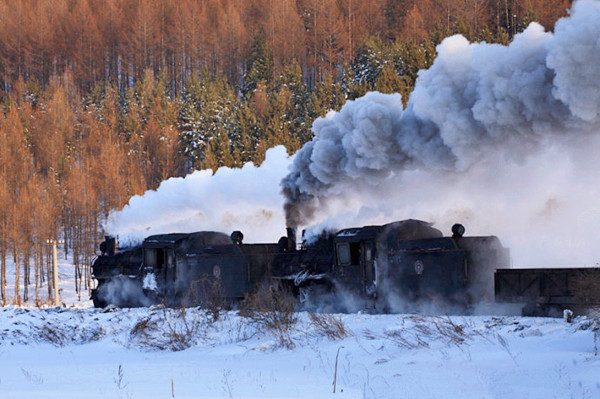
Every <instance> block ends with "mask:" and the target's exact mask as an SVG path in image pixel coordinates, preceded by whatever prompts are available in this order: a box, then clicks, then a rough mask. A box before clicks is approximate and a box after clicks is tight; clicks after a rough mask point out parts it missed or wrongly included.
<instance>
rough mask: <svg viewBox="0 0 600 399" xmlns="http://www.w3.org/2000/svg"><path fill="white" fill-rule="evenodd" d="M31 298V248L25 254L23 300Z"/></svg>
mask: <svg viewBox="0 0 600 399" xmlns="http://www.w3.org/2000/svg"><path fill="white" fill-rule="evenodd" d="M28 300H29V250H26V251H25V255H24V256H23V302H27V301H28Z"/></svg>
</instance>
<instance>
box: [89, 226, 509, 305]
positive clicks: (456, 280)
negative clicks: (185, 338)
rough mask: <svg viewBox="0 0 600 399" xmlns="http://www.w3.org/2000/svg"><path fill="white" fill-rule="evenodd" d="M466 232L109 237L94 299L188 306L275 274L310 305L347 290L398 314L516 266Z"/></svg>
mask: <svg viewBox="0 0 600 399" xmlns="http://www.w3.org/2000/svg"><path fill="white" fill-rule="evenodd" d="M463 233H464V228H463V227H462V226H461V225H455V226H454V227H453V235H452V236H451V237H444V236H443V234H442V233H441V232H440V231H439V230H437V229H435V228H433V227H432V226H431V224H429V223H426V222H422V221H418V220H405V221H400V222H394V223H390V224H386V225H382V226H365V227H360V228H351V229H344V230H341V231H338V232H337V233H335V234H332V233H323V234H322V235H320V236H319V237H316V238H315V239H313V240H312V242H306V241H304V242H303V243H302V245H301V246H300V248H298V247H297V243H296V234H295V229H292V228H289V229H288V234H287V236H285V237H282V238H281V239H280V240H279V242H278V243H272V244H245V243H243V235H242V233H241V232H239V231H236V232H233V233H232V234H231V235H230V236H227V235H226V234H223V233H218V232H197V233H190V234H163V235H153V236H150V237H148V238H146V239H145V240H144V241H143V243H142V244H141V245H139V246H136V247H132V248H126V249H122V250H117V247H116V241H115V239H114V238H107V240H106V241H105V242H103V243H102V245H101V251H102V255H100V256H99V257H98V258H97V259H96V260H95V261H94V263H93V265H92V273H93V276H94V277H95V279H96V280H97V281H98V285H97V288H96V289H94V290H93V291H92V299H93V302H94V305H95V306H105V305H107V304H109V303H114V304H116V305H118V306H143V305H148V304H152V303H165V304H167V305H170V306H179V305H190V304H196V303H200V302H202V300H204V299H205V296H207V295H209V294H211V293H213V294H214V293H215V292H217V291H218V294H219V295H221V296H222V297H223V299H225V300H228V301H235V300H239V299H242V298H244V296H246V295H247V294H248V293H249V292H251V291H252V290H253V289H254V288H255V287H257V285H258V284H259V283H261V282H263V281H265V280H267V279H268V280H270V281H278V282H280V283H281V284H283V285H287V286H288V287H289V288H290V289H291V290H292V292H294V293H295V294H296V295H298V297H299V298H300V299H301V300H302V301H304V300H307V299H308V298H310V297H311V295H316V294H317V293H336V292H338V293H342V292H343V293H347V294H352V295H354V296H355V297H356V298H361V299H363V300H364V301H365V302H370V303H376V304H377V305H378V306H382V307H384V308H388V309H392V310H393V309H395V308H397V307H398V306H399V304H403V305H402V306H404V305H405V304H415V303H418V302H419V301H423V300H427V301H430V300H434V301H436V300H439V301H441V300H443V301H448V302H451V303H459V304H468V303H471V302H472V301H474V300H480V299H482V298H488V299H492V296H493V273H494V270H495V269H497V268H501V267H508V263H509V256H508V250H507V249H506V248H504V247H503V246H502V245H501V243H500V241H499V240H498V238H496V237H493V236H487V237H464V236H463Z"/></svg>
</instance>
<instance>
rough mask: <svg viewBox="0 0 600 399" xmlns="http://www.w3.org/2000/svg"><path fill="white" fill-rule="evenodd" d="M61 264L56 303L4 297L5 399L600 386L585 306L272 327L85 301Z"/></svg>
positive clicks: (566, 390) (544, 390)
mask: <svg viewBox="0 0 600 399" xmlns="http://www.w3.org/2000/svg"><path fill="white" fill-rule="evenodd" d="M59 266H60V267H59V275H60V279H61V285H60V286H61V302H62V306H61V307H59V308H53V307H47V308H42V309H38V308H34V307H32V306H31V303H30V305H29V307H15V306H8V307H5V308H0V398H1V399H12V398H337V397H339V398H558V399H562V398H590V399H591V398H598V397H600V356H595V354H594V352H595V341H594V326H595V325H594V321H593V320H592V319H591V318H588V317H578V318H576V319H575V320H574V321H573V322H572V323H567V322H566V321H565V320H563V319H551V318H526V317H516V316H485V315H484V316H420V315H370V314H338V315H318V316H317V317H318V319H317V320H313V319H311V317H310V315H309V314H308V313H305V312H303V313H297V314H296V316H297V322H296V323H295V324H293V325H292V326H291V328H290V330H289V331H287V332H283V333H278V332H277V331H272V330H269V329H267V328H265V327H264V326H263V325H261V324H260V323H258V322H253V321H252V320H251V319H249V318H247V317H242V316H240V315H239V314H238V313H237V312H234V311H231V312H226V313H222V314H220V317H219V318H218V320H217V321H213V320H212V318H211V317H210V315H207V314H206V313H205V312H204V311H201V310H198V309H188V310H187V311H186V312H185V314H182V313H181V311H178V310H169V309H161V308H143V309H109V310H112V311H106V310H104V309H94V308H93V307H91V302H90V301H89V300H88V298H87V297H86V294H85V293H83V294H82V298H81V299H82V300H79V299H78V296H77V294H76V293H75V291H74V283H73V277H72V276H73V275H74V273H73V266H72V264H71V263H70V260H69V259H66V260H65V259H64V258H59ZM8 277H9V283H10V284H12V283H13V281H14V276H11V275H10V274H9V276H8ZM9 288H10V286H9ZM30 292H33V287H32V286H30ZM40 292H42V293H43V295H47V289H46V287H45V286H44V287H42V290H41V291H40ZM9 295H11V296H12V295H13V292H12V290H9ZM43 299H44V298H43ZM45 301H46V303H47V297H46V298H45ZM45 306H47V305H45ZM319 322H321V323H320V324H321V325H320V326H319ZM342 330H345V331H342ZM344 332H345V334H344ZM598 345H600V342H598ZM336 358H337V368H336ZM336 370H337V374H336ZM334 379H335V382H336V387H335V388H336V389H335V393H334V392H333V389H334V385H333V383H334Z"/></svg>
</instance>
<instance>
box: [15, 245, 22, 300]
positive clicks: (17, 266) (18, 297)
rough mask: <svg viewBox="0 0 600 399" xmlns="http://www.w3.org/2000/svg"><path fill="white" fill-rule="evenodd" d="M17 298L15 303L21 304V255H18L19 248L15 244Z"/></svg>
mask: <svg viewBox="0 0 600 399" xmlns="http://www.w3.org/2000/svg"><path fill="white" fill-rule="evenodd" d="M15 260H16V261H15V299H14V303H15V305H17V306H21V294H20V293H19V288H20V287H19V283H20V281H19V274H20V273H21V271H20V270H19V256H18V255H17V248H16V246H15Z"/></svg>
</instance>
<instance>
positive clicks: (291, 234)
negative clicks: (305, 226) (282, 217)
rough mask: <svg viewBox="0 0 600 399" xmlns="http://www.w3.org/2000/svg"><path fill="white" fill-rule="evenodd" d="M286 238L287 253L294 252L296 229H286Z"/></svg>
mask: <svg viewBox="0 0 600 399" xmlns="http://www.w3.org/2000/svg"><path fill="white" fill-rule="evenodd" d="M286 230H287V238H288V247H287V250H288V251H295V250H296V228H295V227H288V228H287V229H286Z"/></svg>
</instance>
